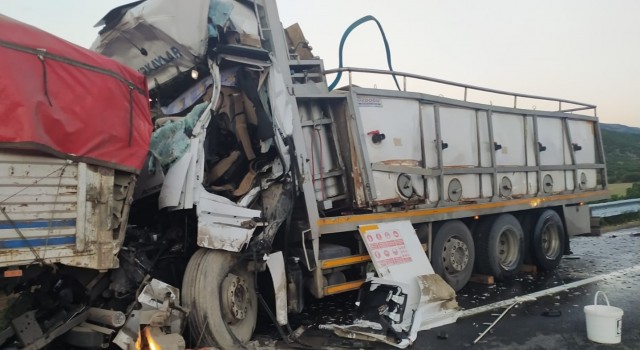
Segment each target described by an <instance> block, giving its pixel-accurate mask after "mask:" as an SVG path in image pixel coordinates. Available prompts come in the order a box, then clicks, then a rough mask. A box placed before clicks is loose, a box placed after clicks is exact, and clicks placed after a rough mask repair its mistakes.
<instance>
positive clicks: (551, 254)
mask: <svg viewBox="0 0 640 350" xmlns="http://www.w3.org/2000/svg"><path fill="white" fill-rule="evenodd" d="M541 239H542V241H541V245H542V253H543V254H544V256H545V257H546V258H547V259H549V260H554V259H555V258H557V257H558V255H559V254H560V235H559V232H558V227H557V226H556V225H554V224H553V223H552V222H547V223H545V225H544V228H543V229H542V236H541Z"/></svg>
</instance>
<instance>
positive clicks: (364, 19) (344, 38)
mask: <svg viewBox="0 0 640 350" xmlns="http://www.w3.org/2000/svg"><path fill="white" fill-rule="evenodd" d="M368 21H374V22H376V24H377V25H378V29H379V30H380V34H382V41H383V42H384V49H385V51H386V52H387V64H388V65H389V70H390V71H392V72H393V67H391V50H389V42H388V41H387V36H386V35H385V34H384V29H382V25H381V24H380V22H378V20H377V19H376V18H375V17H373V16H371V15H369V16H364V17H362V18H360V19H359V20H357V21H355V22H353V23H352V24H351V25H350V26H349V28H347V30H345V31H344V34H342V38H341V39H340V48H339V49H338V68H342V49H343V48H344V43H345V41H347V37H348V36H349V34H351V32H352V31H353V30H354V29H356V27H358V26H359V25H361V24H362V23H365V22H368ZM341 77H342V72H338V75H336V78H335V79H334V80H333V82H332V83H331V85H329V91H331V90H333V89H334V88H335V87H336V85H338V82H339V81H340V78H341ZM393 80H394V81H395V82H396V87H397V88H398V90H400V91H402V89H400V84H398V79H396V75H395V74H393Z"/></svg>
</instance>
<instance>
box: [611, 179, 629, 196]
mask: <svg viewBox="0 0 640 350" xmlns="http://www.w3.org/2000/svg"><path fill="white" fill-rule="evenodd" d="M631 185H633V183H632V182H624V183H619V184H609V191H611V195H618V196H620V197H624V196H626V195H627V188H629V187H631Z"/></svg>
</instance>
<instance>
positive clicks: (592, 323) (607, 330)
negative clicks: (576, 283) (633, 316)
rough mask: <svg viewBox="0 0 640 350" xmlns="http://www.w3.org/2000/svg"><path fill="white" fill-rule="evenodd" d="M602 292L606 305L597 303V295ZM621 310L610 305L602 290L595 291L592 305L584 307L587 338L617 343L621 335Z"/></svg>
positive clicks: (603, 342)
mask: <svg viewBox="0 0 640 350" xmlns="http://www.w3.org/2000/svg"><path fill="white" fill-rule="evenodd" d="M600 293H602V296H603V297H604V300H605V301H606V302H607V305H598V295H600ZM623 313H624V311H622V309H621V308H619V307H615V306H610V305H609V298H607V295H606V294H605V293H604V292H601V291H598V292H596V296H595V298H594V299H593V305H587V306H585V307H584V314H585V318H586V320H587V338H589V340H591V341H594V342H596V343H602V344H618V343H620V339H621V337H622V314H623Z"/></svg>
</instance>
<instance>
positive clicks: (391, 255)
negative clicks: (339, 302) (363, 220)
mask: <svg viewBox="0 0 640 350" xmlns="http://www.w3.org/2000/svg"><path fill="white" fill-rule="evenodd" d="M358 230H359V231H360V234H361V235H362V240H363V242H364V243H365V246H366V247H367V250H368V252H369V255H370V256H371V261H372V262H373V265H374V266H375V268H376V271H377V273H378V276H380V278H369V279H368V281H367V282H370V283H366V284H365V285H364V286H365V287H364V288H367V289H363V290H361V293H364V294H366V293H372V292H374V291H375V290H376V288H379V287H380V286H394V287H400V288H401V291H402V293H400V294H394V295H393V296H392V298H406V299H404V300H403V302H401V304H405V303H406V308H405V309H404V314H403V315H402V317H401V318H398V319H397V321H394V320H393V319H390V327H393V329H394V330H395V331H396V332H399V333H402V334H405V337H403V338H401V339H398V340H396V339H392V338H390V337H389V336H387V335H386V334H381V333H380V332H379V331H378V330H379V329H381V328H380V327H381V325H380V324H378V323H376V322H372V321H369V320H356V321H355V322H354V324H353V325H330V326H324V327H321V328H330V329H333V330H334V332H335V333H336V334H338V335H339V336H343V337H348V338H357V339H367V340H374V341H381V342H384V343H387V344H389V345H392V346H395V347H398V348H405V347H407V346H409V345H411V343H413V341H414V340H415V339H416V337H417V333H418V331H419V330H425V329H430V328H433V327H438V326H442V325H445V324H449V323H453V322H455V321H456V319H457V315H458V313H457V311H456V309H457V307H458V304H457V302H456V301H455V292H454V291H453V289H452V288H451V287H450V286H449V285H448V284H447V283H446V282H444V280H443V279H442V278H441V277H440V276H438V275H437V274H435V273H434V271H433V268H432V267H431V264H430V263H429V260H428V259H427V257H426V254H425V253H424V251H423V250H422V246H421V245H420V241H419V240H418V237H417V236H416V234H415V230H414V229H413V226H412V225H411V222H410V221H397V222H389V223H381V224H374V225H362V226H360V227H359V228H358ZM361 295H363V294H361ZM401 295H402V296H401ZM398 302H399V301H398ZM394 312H395V311H394ZM367 329H371V331H367Z"/></svg>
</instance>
